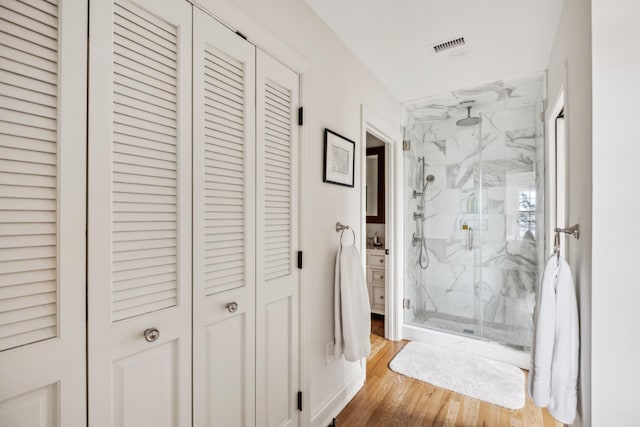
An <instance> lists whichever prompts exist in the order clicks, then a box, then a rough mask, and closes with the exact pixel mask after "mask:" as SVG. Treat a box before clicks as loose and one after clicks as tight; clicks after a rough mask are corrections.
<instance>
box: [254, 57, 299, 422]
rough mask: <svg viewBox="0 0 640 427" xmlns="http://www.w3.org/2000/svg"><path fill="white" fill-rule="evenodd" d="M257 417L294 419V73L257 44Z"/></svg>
mask: <svg viewBox="0 0 640 427" xmlns="http://www.w3.org/2000/svg"><path fill="white" fill-rule="evenodd" d="M256 74H257V79H256V81H257V83H256V99H257V103H256V105H257V106H256V117H257V122H256V123H257V128H256V129H257V131H256V134H257V149H256V150H257V151H256V159H257V160H256V161H257V172H256V173H257V180H256V182H257V188H256V191H257V196H258V197H257V221H256V224H257V226H256V229H257V254H258V256H257V266H256V270H257V280H256V287H257V292H256V306H257V308H256V357H257V361H256V393H257V396H256V399H257V404H256V420H257V425H260V426H296V425H298V423H299V412H298V410H297V406H296V402H297V400H296V399H297V392H298V386H299V381H298V378H299V375H298V366H299V364H298V358H299V356H298V355H299V348H298V343H299V339H298V311H299V308H298V304H299V298H298V295H299V290H298V284H299V273H298V271H299V270H297V269H296V265H295V262H296V257H295V254H296V251H297V250H298V198H297V194H298V185H297V182H298V168H297V165H298V150H297V145H298V125H297V120H296V118H297V114H296V113H297V110H298V75H297V74H295V73H294V72H292V71H291V70H289V69H288V68H286V67H285V66H283V65H282V64H281V63H279V62H277V61H276V60H275V59H273V58H272V57H270V56H269V55H267V54H265V53H264V52H262V51H260V50H258V54H257V71H256Z"/></svg>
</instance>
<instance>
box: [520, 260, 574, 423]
mask: <svg viewBox="0 0 640 427" xmlns="http://www.w3.org/2000/svg"><path fill="white" fill-rule="evenodd" d="M534 333H535V335H534V344H533V351H532V352H531V370H530V371H529V395H530V396H531V398H532V399H533V401H534V402H535V404H536V405H538V406H540V407H545V406H546V407H547V409H548V410H549V413H550V414H551V415H553V417H554V418H555V419H557V420H558V421H560V422H562V423H565V424H571V423H572V422H573V420H574V418H575V416H576V407H577V401H578V399H577V385H578V363H579V361H578V350H579V346H580V343H579V340H580V338H579V327H578V305H577V303H576V293H575V288H574V284H573V276H572V275H571V269H570V267H569V264H567V261H565V259H564V258H562V257H560V259H558V257H557V256H556V255H552V256H551V257H550V258H549V259H548V260H547V263H546V265H545V268H544V273H543V275H542V281H541V282H540V289H539V291H538V303H537V305H536V316H535V332H534Z"/></svg>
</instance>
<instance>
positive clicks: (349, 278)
mask: <svg viewBox="0 0 640 427" xmlns="http://www.w3.org/2000/svg"><path fill="white" fill-rule="evenodd" d="M334 303H335V312H334V317H335V331H334V333H335V336H334V344H335V346H334V351H333V355H334V357H335V358H339V357H340V356H341V355H342V354H343V353H344V358H345V359H346V360H348V361H349V362H355V361H357V360H360V359H362V358H363V357H366V356H368V355H369V353H370V352H371V342H370V341H369V333H370V331H371V308H370V307H369V292H368V291H367V283H366V281H365V276H364V270H363V269H362V259H361V258H360V253H359V252H358V248H356V247H355V246H354V245H351V246H344V247H341V248H340V249H338V255H337V256H336V276H335V301H334Z"/></svg>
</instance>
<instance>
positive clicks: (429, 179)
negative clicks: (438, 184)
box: [427, 175, 436, 182]
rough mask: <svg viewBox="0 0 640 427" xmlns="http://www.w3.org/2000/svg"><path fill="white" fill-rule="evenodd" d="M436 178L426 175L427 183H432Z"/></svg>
mask: <svg viewBox="0 0 640 427" xmlns="http://www.w3.org/2000/svg"><path fill="white" fill-rule="evenodd" d="M435 179H436V177H435V176H433V175H427V182H433V181H435Z"/></svg>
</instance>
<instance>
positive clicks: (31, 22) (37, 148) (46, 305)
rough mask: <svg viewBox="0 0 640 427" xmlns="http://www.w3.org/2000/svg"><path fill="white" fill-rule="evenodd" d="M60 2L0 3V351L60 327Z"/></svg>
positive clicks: (52, 333) (49, 334)
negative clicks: (58, 95) (58, 201)
mask: <svg viewBox="0 0 640 427" xmlns="http://www.w3.org/2000/svg"><path fill="white" fill-rule="evenodd" d="M57 74H58V7H57V3H56V2H46V1H42V0H30V1H28V2H18V1H10V0H7V1H3V2H2V3H1V4H0V93H1V94H2V95H1V96H0V170H1V171H2V172H1V173H0V206H1V208H0V351H2V350H7V349H10V348H13V347H18V346H24V345H27V344H31V343H34V342H37V341H41V340H45V339H49V338H53V337H55V336H56V335H57V326H58V311H57V298H58V271H57V268H58V249H57V245H58V242H57V224H58V214H57V199H58V188H57V187H58V183H57V176H58V173H57V168H58V154H57V153H58V146H57V143H58V136H57V133H58V99H57V94H58V75H57Z"/></svg>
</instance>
